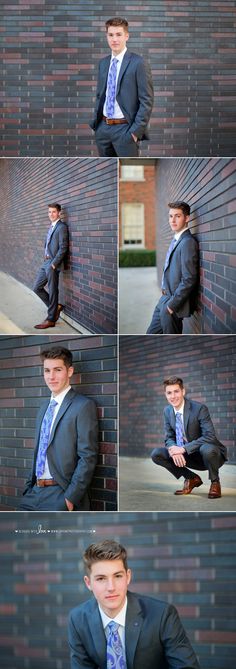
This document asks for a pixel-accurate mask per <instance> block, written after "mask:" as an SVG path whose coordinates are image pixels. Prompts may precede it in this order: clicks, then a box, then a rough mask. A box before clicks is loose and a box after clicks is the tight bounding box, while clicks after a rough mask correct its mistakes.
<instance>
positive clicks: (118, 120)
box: [102, 116, 128, 125]
mask: <svg viewBox="0 0 236 669" xmlns="http://www.w3.org/2000/svg"><path fill="white" fill-rule="evenodd" d="M102 118H103V121H105V123H106V124H107V125H118V124H120V123H128V121H126V119H125V118H107V116H103V117H102Z"/></svg>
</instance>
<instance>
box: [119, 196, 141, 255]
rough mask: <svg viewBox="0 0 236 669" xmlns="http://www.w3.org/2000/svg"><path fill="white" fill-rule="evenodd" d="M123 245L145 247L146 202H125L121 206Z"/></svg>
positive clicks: (124, 246) (126, 246)
mask: <svg viewBox="0 0 236 669" xmlns="http://www.w3.org/2000/svg"><path fill="white" fill-rule="evenodd" d="M121 218H122V247H123V248H126V249H127V248H129V249H131V248H144V247H145V244H144V204H143V203H138V202H137V203H134V202H132V203H131V204H130V203H124V204H122V208H121Z"/></svg>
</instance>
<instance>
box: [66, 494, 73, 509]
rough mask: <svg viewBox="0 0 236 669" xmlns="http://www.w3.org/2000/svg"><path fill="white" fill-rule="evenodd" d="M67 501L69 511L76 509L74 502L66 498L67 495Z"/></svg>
mask: <svg viewBox="0 0 236 669" xmlns="http://www.w3.org/2000/svg"><path fill="white" fill-rule="evenodd" d="M65 503H66V506H67V509H68V511H73V509H74V504H72V502H70V500H69V499H66V497H65Z"/></svg>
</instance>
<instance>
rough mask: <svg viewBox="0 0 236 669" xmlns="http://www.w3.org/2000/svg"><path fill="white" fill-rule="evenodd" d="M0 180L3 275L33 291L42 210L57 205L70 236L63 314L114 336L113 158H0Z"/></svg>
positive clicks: (46, 223)
mask: <svg viewBox="0 0 236 669" xmlns="http://www.w3.org/2000/svg"><path fill="white" fill-rule="evenodd" d="M0 179H1V195H2V212H1V248H0V268H1V270H2V271H5V272H7V273H9V274H11V275H12V276H14V277H15V278H16V279H18V280H19V281H21V282H22V283H24V284H25V285H27V286H29V287H30V288H32V285H33V283H34V278H35V275H36V271H37V269H38V268H39V267H40V263H41V262H42V260H43V252H44V240H45V236H46V233H47V230H48V226H49V220H48V211H47V205H48V203H49V202H53V201H54V202H55V201H56V202H59V203H60V204H61V205H62V206H63V212H62V219H63V220H65V221H66V223H67V224H68V228H69V237H70V255H69V265H68V270H67V271H66V272H63V273H62V276H61V288H62V293H63V297H62V302H63V304H65V313H66V314H67V315H68V316H69V317H71V318H72V319H74V320H75V321H76V322H77V323H79V324H80V325H82V326H83V327H85V328H86V329H87V330H89V331H90V332H94V333H114V332H116V327H117V306H116V298H117V161H116V159H106V158H105V159H104V158H103V159H98V158H97V159H96V158H94V159H93V158H91V159H83V158H82V159H77V158H75V159H67V158H65V159H63V158H60V159H57V158H56V159H52V158H45V159H42V160H38V159H37V158H34V159H31V160H28V159H27V158H23V159H21V158H18V159H14V160H12V159H6V160H4V159H2V160H0Z"/></svg>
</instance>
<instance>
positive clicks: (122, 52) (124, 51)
mask: <svg viewBox="0 0 236 669" xmlns="http://www.w3.org/2000/svg"><path fill="white" fill-rule="evenodd" d="M126 51H127V46H125V48H124V49H123V51H121V53H119V54H118V56H116V55H113V53H112V52H111V61H112V60H114V58H116V59H117V60H118V61H119V62H120V63H122V60H123V58H124V55H125V53H126Z"/></svg>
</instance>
